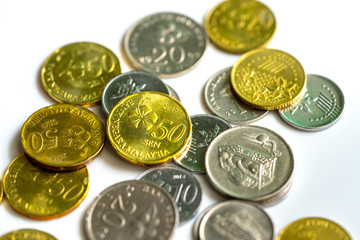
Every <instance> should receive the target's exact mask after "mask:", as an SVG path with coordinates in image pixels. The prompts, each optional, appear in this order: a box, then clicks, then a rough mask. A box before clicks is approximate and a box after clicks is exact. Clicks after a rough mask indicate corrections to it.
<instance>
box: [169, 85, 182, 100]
mask: <svg viewBox="0 0 360 240" xmlns="http://www.w3.org/2000/svg"><path fill="white" fill-rule="evenodd" d="M167 87H168V89H169V91H170V96H171V97H173V98H175V99H176V100H178V101H179V102H181V101H180V97H179V94H178V93H177V92H176V91H175V89H173V88H172V87H170V86H169V85H167Z"/></svg>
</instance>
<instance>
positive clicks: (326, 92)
mask: <svg viewBox="0 0 360 240" xmlns="http://www.w3.org/2000/svg"><path fill="white" fill-rule="evenodd" d="M344 102H345V101H344V95H343V93H342V91H341V90H340V88H339V87H338V86H337V85H336V84H335V83H334V82H333V81H331V80H330V79H327V78H325V77H322V76H319V75H312V74H308V75H307V84H306V93H305V95H304V97H303V98H302V99H301V100H300V102H299V103H298V104H296V105H295V106H293V107H292V108H290V109H288V110H284V111H279V114H280V116H281V117H282V118H283V119H284V120H285V122H287V123H289V124H290V125H291V126H293V127H295V128H298V129H301V130H305V131H319V130H323V129H326V128H328V127H330V126H332V125H333V124H334V123H336V122H337V121H338V120H339V119H340V117H341V114H342V112H343V110H344Z"/></svg>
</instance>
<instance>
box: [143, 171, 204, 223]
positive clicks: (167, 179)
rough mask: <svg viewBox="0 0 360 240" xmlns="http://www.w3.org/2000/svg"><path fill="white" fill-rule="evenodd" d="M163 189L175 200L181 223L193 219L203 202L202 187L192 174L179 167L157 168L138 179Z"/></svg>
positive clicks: (144, 173)
mask: <svg viewBox="0 0 360 240" xmlns="http://www.w3.org/2000/svg"><path fill="white" fill-rule="evenodd" d="M137 179H138V180H143V181H147V182H151V183H154V184H155V185H157V186H159V187H161V188H162V189H163V190H165V191H166V192H167V193H169V195H170V196H171V197H172V198H173V200H174V202H175V204H176V206H177V208H178V210H179V215H180V223H183V222H185V221H187V220H189V219H190V218H192V217H193V216H194V215H195V213H196V212H197V210H198V208H199V205H200V202H201V186H200V183H199V182H198V180H197V179H196V177H194V176H193V175H192V174H191V173H190V172H188V171H186V170H183V169H181V168H178V167H170V166H167V167H156V168H151V169H149V170H147V171H145V172H143V173H142V174H141V175H140V176H139V177H138V178H137Z"/></svg>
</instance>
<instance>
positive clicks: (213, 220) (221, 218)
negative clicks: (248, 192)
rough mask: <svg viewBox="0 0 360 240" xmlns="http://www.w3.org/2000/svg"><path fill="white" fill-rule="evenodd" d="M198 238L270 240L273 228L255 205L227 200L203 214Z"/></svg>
mask: <svg viewBox="0 0 360 240" xmlns="http://www.w3.org/2000/svg"><path fill="white" fill-rule="evenodd" d="M199 236H200V238H199V239H200V240H219V239H222V240H233V239H249V240H258V239H261V240H272V239H273V236H274V227H273V224H272V221H271V219H270V217H269V215H268V214H267V213H266V212H265V211H264V210H262V209H261V208H260V207H258V206H257V205H255V204H252V203H249V202H243V201H239V200H229V201H225V202H221V203H218V204H217V205H215V206H214V207H212V208H211V209H210V210H208V211H207V212H206V213H205V215H204V217H203V218H202V220H201V223H200V226H199Z"/></svg>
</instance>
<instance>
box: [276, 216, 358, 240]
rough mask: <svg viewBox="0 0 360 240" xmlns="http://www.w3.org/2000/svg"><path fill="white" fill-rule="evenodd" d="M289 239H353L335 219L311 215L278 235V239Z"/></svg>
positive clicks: (295, 222)
mask: <svg viewBox="0 0 360 240" xmlns="http://www.w3.org/2000/svg"><path fill="white" fill-rule="evenodd" d="M288 239H319V240H320V239H324V240H325V239H326V240H340V239H341V240H351V239H352V238H351V237H350V235H349V234H348V233H347V232H346V231H345V229H343V228H342V227H341V226H339V225H338V224H337V223H335V222H333V221H330V220H328V219H325V218H319V217H309V218H302V219H299V220H296V221H294V222H292V223H290V224H289V225H288V226H286V227H285V228H284V229H283V230H281V231H280V233H279V235H278V236H277V237H276V240H288Z"/></svg>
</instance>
